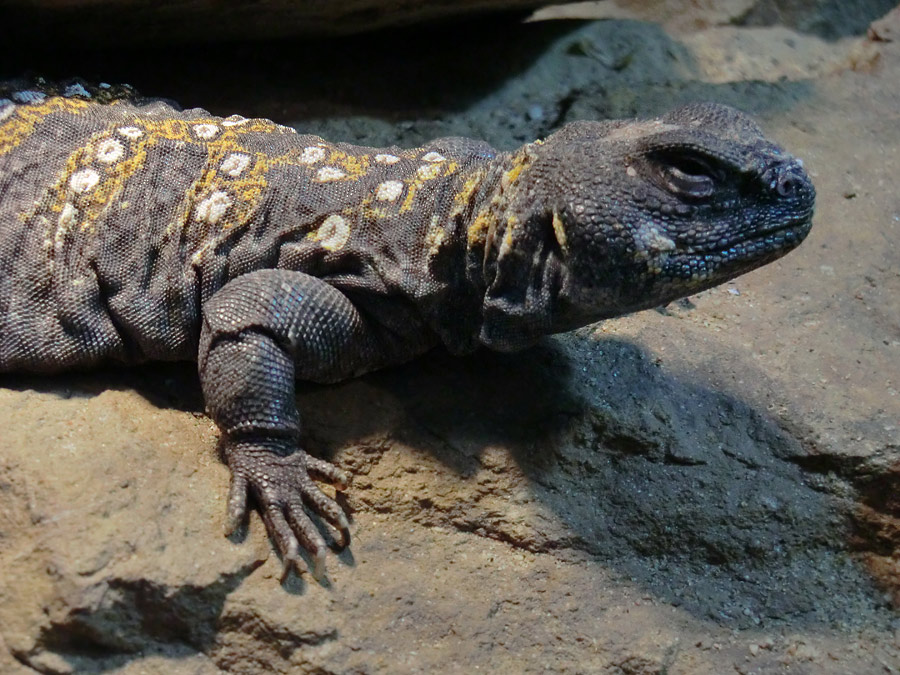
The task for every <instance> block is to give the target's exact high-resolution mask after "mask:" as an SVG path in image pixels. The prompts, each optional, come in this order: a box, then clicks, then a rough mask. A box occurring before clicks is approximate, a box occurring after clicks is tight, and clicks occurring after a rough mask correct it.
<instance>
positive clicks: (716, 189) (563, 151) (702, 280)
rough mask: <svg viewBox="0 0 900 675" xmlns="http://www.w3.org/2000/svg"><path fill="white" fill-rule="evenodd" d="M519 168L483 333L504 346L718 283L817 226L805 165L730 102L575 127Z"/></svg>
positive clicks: (518, 156)
mask: <svg viewBox="0 0 900 675" xmlns="http://www.w3.org/2000/svg"><path fill="white" fill-rule="evenodd" d="M511 162H512V169H510V170H508V171H507V172H506V173H505V174H504V176H503V178H502V180H501V182H500V186H499V187H498V192H497V193H496V195H495V196H494V199H493V202H492V204H491V205H490V206H489V207H488V210H487V211H486V213H492V214H496V215H495V216H494V218H493V219H490V218H489V219H488V221H489V222H488V223H487V228H486V229H487V235H486V236H485V237H484V239H485V246H484V248H483V253H484V268H483V269H484V281H485V286H486V292H485V300H484V308H483V316H484V320H483V325H482V331H481V336H480V339H481V341H482V342H483V343H484V344H487V345H488V346H492V347H494V348H498V349H515V348H518V347H521V346H524V345H526V344H528V343H530V342H533V341H534V340H535V339H536V338H537V337H539V336H540V335H542V334H547V333H555V332H560V331H564V330H571V329H573V328H576V327H578V326H582V325H585V324H588V323H591V322H593V321H597V320H599V319H604V318H609V317H613V316H619V315H622V314H626V313H629V312H634V311H637V310H641V309H647V308H650V307H655V306H659V305H663V304H666V303H668V302H671V301H672V300H675V299H677V298H680V297H684V296H687V295H691V294H693V293H697V292H699V291H702V290H704V289H707V288H710V287H712V286H715V285H717V284H720V283H722V282H724V281H727V280H729V279H732V278H734V277H735V276H737V275H739V274H743V273H745V272H748V271H750V270H752V269H754V268H756V267H759V266H760V265H764V264H766V263H768V262H771V261H772V260H775V259H776V258H778V257H780V256H782V255H784V254H786V253H787V252H788V251H790V250H791V249H793V248H795V247H796V246H797V245H798V244H800V242H801V241H802V240H803V238H804V237H805V236H806V234H807V233H808V232H809V229H810V227H811V225H812V213H813V205H814V201H815V190H814V188H813V185H812V183H811V182H810V179H809V177H808V176H807V174H806V172H805V171H804V169H803V166H802V163H801V162H800V161H799V160H797V159H794V158H793V157H791V156H790V155H788V154H787V153H786V152H784V151H783V150H782V149H781V148H779V147H778V146H777V145H775V144H773V143H771V142H770V141H767V140H766V139H765V138H764V136H763V134H762V132H761V131H760V129H759V127H758V126H757V125H756V124H755V123H754V122H753V121H752V120H751V119H750V118H749V117H747V116H746V115H744V114H743V113H741V112H739V111H737V110H734V109H732V108H728V107H726V106H722V105H718V104H709V103H706V104H696V105H690V106H686V107H683V108H679V109H677V110H675V111H673V112H671V113H668V114H666V115H664V116H662V117H659V118H656V119H651V120H643V121H640V120H639V121H625V122H622V121H614V122H575V123H572V124H569V125H567V126H565V127H563V128H562V129H561V130H559V131H558V132H556V133H555V134H553V135H551V136H549V137H548V138H547V139H546V140H545V141H544V142H543V143H536V144H531V145H529V146H525V147H524V148H522V149H520V150H519V151H518V152H516V153H514V154H513V155H512V159H511ZM491 209H493V210H491ZM476 224H477V223H476ZM471 239H472V236H471V230H470V241H471Z"/></svg>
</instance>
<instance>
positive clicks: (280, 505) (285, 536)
mask: <svg viewBox="0 0 900 675" xmlns="http://www.w3.org/2000/svg"><path fill="white" fill-rule="evenodd" d="M288 445H289V442H282V441H274V442H273V441H270V440H265V441H256V442H231V443H229V444H228V445H227V446H226V449H225V458H226V461H227V462H228V466H229V467H230V468H231V472H232V479H231V490H230V492H229V495H228V526H229V528H230V529H229V531H234V529H235V528H236V527H237V525H239V524H240V523H241V522H242V521H243V519H244V518H245V516H246V513H247V493H248V492H249V493H250V494H252V495H253V498H254V499H255V500H256V503H257V505H258V506H259V510H260V513H261V515H262V519H263V522H264V523H265V525H266V530H267V531H268V533H269V536H270V537H272V539H273V541H274V542H275V546H276V547H277V549H278V552H279V554H280V555H281V559H282V561H283V562H284V574H283V576H282V581H284V579H286V578H287V576H288V574H289V573H290V570H291V569H292V568H295V569H297V571H298V573H299V572H300V571H301V570H300V547H301V546H302V547H303V549H304V550H306V552H307V553H308V554H309V556H310V557H311V558H312V570H311V572H312V575H313V577H314V578H316V579H317V580H322V579H324V577H325V557H326V553H327V551H328V546H327V544H326V543H325V539H324V538H323V537H322V535H321V533H320V532H319V529H318V528H317V527H316V525H315V523H314V522H313V520H312V518H311V517H310V515H309V512H312V513H314V514H316V515H318V516H319V517H320V518H321V519H322V520H324V521H325V522H326V523H327V524H328V525H329V526H330V527H331V528H333V529H334V530H336V531H338V532H339V533H340V544H341V545H342V546H345V545H346V544H347V543H348V542H349V539H350V532H349V528H350V522H349V521H348V519H347V516H346V514H345V513H344V511H343V509H342V508H341V506H340V505H339V504H338V503H337V502H336V501H334V499H332V498H331V497H329V496H328V495H326V494H325V493H324V492H322V491H321V490H320V489H319V487H318V485H316V483H315V482H314V481H313V479H312V478H311V477H310V474H312V475H313V476H315V477H316V478H317V479H320V480H325V481H328V482H331V483H334V484H336V485H337V487H338V489H343V487H345V486H346V485H347V484H348V483H349V482H350V477H349V474H347V473H346V472H345V471H342V470H340V469H338V468H337V467H335V466H334V465H333V464H331V463H329V462H326V461H324V460H321V459H317V458H313V457H310V456H309V455H307V454H306V453H305V452H304V451H302V450H296V451H294V452H292V453H291V454H284V453H285V451H286V450H288V447H287V446H288Z"/></svg>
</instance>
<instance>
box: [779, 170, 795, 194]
mask: <svg viewBox="0 0 900 675" xmlns="http://www.w3.org/2000/svg"><path fill="white" fill-rule="evenodd" d="M775 189H776V190H778V194H779V195H781V196H782V197H791V196H793V195H794V194H796V193H797V191H798V190H799V189H800V181H799V180H797V177H796V176H793V175H792V174H790V173H785V174H782V175H781V176H780V177H779V178H778V183H777V185H776V187H775Z"/></svg>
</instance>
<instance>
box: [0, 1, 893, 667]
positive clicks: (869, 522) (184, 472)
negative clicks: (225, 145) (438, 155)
mask: <svg viewBox="0 0 900 675" xmlns="http://www.w3.org/2000/svg"><path fill="white" fill-rule="evenodd" d="M698 21H699V19H698ZM501 28H502V30H504V31H506V32H505V36H506V37H505V38H504V41H503V43H502V44H503V50H502V53H498V49H497V46H498V42H497V40H496V36H497V35H498V30H500V29H501ZM898 31H900V11H895V12H894V13H892V14H891V15H889V16H888V17H886V18H885V19H884V20H882V21H880V22H878V23H876V24H875V25H873V27H872V29H871V30H870V31H869V37H863V36H855V37H848V38H844V39H840V40H837V41H831V42H826V41H825V40H824V39H823V38H820V37H816V36H811V35H807V34H803V33H800V32H797V31H795V30H791V29H789V28H785V27H784V26H773V27H769V28H758V27H757V28H747V27H740V26H718V27H717V26H714V25H713V26H711V27H709V28H705V29H703V30H699V31H694V32H684V33H679V34H677V36H675V37H673V36H672V35H670V34H667V33H666V32H664V31H663V30H662V29H661V28H659V27H658V26H655V25H652V24H649V23H645V22H641V21H621V20H619V21H605V22H598V23H588V24H583V25H582V24H577V25H576V24H571V23H562V22H552V23H537V24H529V25H525V26H520V27H517V28H514V27H510V26H506V25H505V24H500V23H486V24H484V23H483V24H481V25H480V26H478V27H470V26H457V27H454V28H452V29H449V30H447V31H445V32H438V33H434V34H429V35H428V36H424V35H422V34H420V33H417V34H413V33H382V34H379V35H373V36H370V37H366V38H360V39H359V40H358V41H357V42H356V43H355V44H354V46H353V49H352V50H343V51H342V50H335V51H334V52H333V53H330V52H329V53H330V54H331V56H330V58H328V59H322V54H323V53H325V51H327V50H328V49H330V48H333V47H334V43H333V42H327V41H326V42H322V43H310V44H298V43H280V44H279V43H274V44H270V45H267V46H266V49H265V51H264V52H260V51H259V50H260V47H259V45H247V46H232V47H229V49H232V51H231V52H229V54H228V56H229V59H228V60H227V61H226V62H223V60H222V59H221V58H220V57H221V54H220V53H217V52H216V53H211V52H210V50H209V49H208V48H188V47H185V48H182V49H181V50H175V49H173V50H170V51H166V52H165V53H155V52H152V51H148V52H140V51H132V52H128V53H122V54H119V55H118V57H117V58H116V59H114V60H112V61H111V60H110V57H109V54H108V53H105V52H99V53H95V54H90V53H86V54H81V55H80V56H79V58H78V59H77V67H78V73H79V74H81V75H83V76H85V77H92V78H95V79H103V80H120V81H129V82H130V83H132V84H134V85H136V86H138V88H139V89H140V90H142V91H144V92H145V93H147V94H150V95H154V94H156V95H167V96H171V97H173V98H176V99H177V100H180V101H181V102H182V103H184V104H185V105H187V106H194V105H203V106H204V107H208V108H211V109H213V111H214V112H216V113H218V114H224V115H227V114H230V113H233V112H241V113H243V114H253V115H265V116H268V117H274V118H276V119H277V120H279V121H282V122H291V123H293V124H294V125H295V126H297V127H298V128H302V129H306V130H309V129H312V130H314V131H316V132H319V133H322V134H323V135H327V136H329V137H330V138H333V139H341V140H349V141H364V142H366V143H369V144H387V143H394V142H397V143H401V144H415V143H418V142H420V141H421V140H423V139H425V138H428V137H432V136H438V135H448V134H465V135H470V136H477V137H482V138H486V139H487V140H489V141H491V142H493V143H495V144H497V145H499V146H503V147H512V146H514V145H516V144H517V143H520V142H522V141H524V140H530V139H532V138H534V137H537V136H540V135H543V134H546V133H547V132H548V131H549V130H550V129H552V128H554V127H556V126H558V125H560V124H562V123H564V122H566V121H569V120H571V119H577V118H604V117H625V116H633V115H635V114H647V115H652V114H656V113H658V112H661V111H662V110H664V109H667V108H670V107H672V106H674V105H676V104H679V103H682V102H686V101H691V100H700V99H708V100H719V101H722V102H725V103H729V104H732V105H737V106H739V107H741V108H744V109H746V110H749V111H751V112H754V113H755V114H757V115H758V116H759V117H760V118H761V120H762V123H763V126H764V127H765V128H766V129H767V131H768V132H769V134H770V135H771V136H773V137H774V138H776V139H778V140H779V141H780V142H782V143H783V144H784V145H785V146H786V147H788V148H790V149H791V150H792V151H793V152H795V153H796V154H798V155H800V156H802V157H803V158H804V159H805V160H806V162H807V165H808V167H809V169H810V171H811V173H812V175H813V177H814V181H815V182H816V186H817V189H818V193H819V199H818V210H817V216H816V224H815V227H814V228H813V230H812V233H811V235H810V237H809V239H808V240H807V242H806V243H804V245H803V246H802V247H801V248H800V249H798V251H796V252H794V253H792V254H791V255H790V256H788V257H787V258H785V259H783V260H781V261H779V262H778V263H775V264H773V265H771V266H769V267H766V268H763V269H761V270H758V271H756V272H754V273H752V274H750V275H748V276H746V277H742V278H740V279H737V280H735V282H733V283H732V284H729V285H727V286H725V287H722V288H719V289H714V290H712V291H709V292H706V293H703V294H701V295H698V296H695V297H693V298H691V299H690V300H689V301H687V302H683V303H679V304H676V305H673V306H670V307H668V308H666V309H664V310H662V311H658V312H644V313H641V314H638V315H635V316H632V317H628V318H625V319H622V320H618V321H615V322H607V323H604V324H600V325H597V326H592V327H588V328H585V329H582V330H580V331H578V332H576V333H575V334H572V335H568V336H562V337H558V338H553V339H549V340H547V341H546V342H545V343H544V344H543V345H542V346H540V347H538V348H536V349H534V350H531V351H528V352H525V353H522V354H518V355H498V354H490V353H483V354H477V355H475V356H473V357H470V358H466V359H454V358H451V357H449V356H447V355H444V354H441V353H434V354H432V355H429V356H427V357H425V358H423V359H420V360H418V361H416V362H413V363H410V364H408V365H406V366H403V367H401V368H397V369H393V370H390V371H385V372H381V373H376V374H374V375H371V376H368V377H365V378H362V379H360V380H356V381H352V382H347V383H343V384H340V385H336V386H331V387H317V386H309V385H303V386H301V389H300V392H299V399H300V406H301V410H302V411H303V412H304V415H305V419H306V443H307V447H308V448H310V449H311V450H312V451H314V452H316V453H318V454H320V455H321V456H326V457H330V458H333V459H334V460H335V461H336V462H337V463H338V464H339V465H340V466H342V467H344V468H347V469H349V470H351V471H353V473H354V474H355V475H356V478H355V481H354V484H353V486H352V488H351V490H350V491H349V493H348V496H347V502H348V507H349V509H350V511H352V513H353V520H354V522H353V534H354V541H353V545H352V547H351V548H350V549H349V550H347V551H344V552H342V553H340V554H339V555H335V556H333V557H332V558H331V559H330V560H329V580H328V582H327V583H324V584H318V583H316V582H315V581H313V580H311V578H310V577H309V576H303V577H291V578H290V579H289V580H288V581H287V583H286V584H285V585H284V586H282V585H279V583H278V578H279V575H280V563H279V561H278V560H277V558H276V557H275V556H274V555H273V553H272V549H271V545H270V543H269V541H268V540H267V539H266V537H265V533H264V531H263V528H262V527H261V523H260V522H259V519H258V517H257V516H256V515H255V514H254V516H253V517H252V518H251V520H250V523H249V527H248V531H247V532H246V533H243V535H242V536H238V537H236V538H234V539H231V540H229V539H226V538H224V537H223V536H222V534H221V532H222V528H223V526H224V520H225V519H224V509H225V507H224V501H225V494H226V490H227V483H228V475H227V470H226V468H225V467H224V466H223V465H222V464H221V463H220V462H219V460H218V457H217V453H216V432H215V429H214V428H213V426H212V425H211V423H210V422H209V420H208V419H207V418H206V417H204V416H203V415H202V402H201V400H200V394H199V387H198V384H197V381H196V377H195V375H194V372H193V368H192V367H191V366H188V365H185V366H178V365H173V366H166V367H159V366H153V367H147V368H139V369H131V370H118V371H114V370H106V371H100V372H95V373H86V374H76V375H69V376H64V377H53V378H37V377H22V376H10V375H5V376H2V377H0V428H2V429H3V442H2V446H0V570H2V571H0V671H2V672H4V673H5V672H10V673H31V672H35V671H37V672H43V673H70V672H77V673H90V672H106V673H123V674H125V673H128V674H130V673H175V674H176V675H177V674H181V673H185V674H187V673H192V674H196V673H200V674H204V673H216V672H223V671H226V672H236V673H269V672H286V673H287V672H315V673H349V672H354V673H374V672H386V673H387V672H390V673H393V672H472V671H475V670H476V669H477V670H482V671H491V672H547V671H560V672H608V673H636V674H637V673H640V674H649V673H664V672H665V673H692V674H693V673H723V672H732V671H733V672H737V673H751V672H758V673H771V672H784V673H848V672H852V673H856V674H862V675H865V674H868V673H891V672H900V637H898V636H900V617H898V614H897V612H896V610H895V607H896V605H897V603H898V602H900V503H898V501H897V495H898V494H900V445H898V426H900V393H898V390H900V366H898V363H900V319H898V317H900V274H898V269H900V250H898V245H900V244H898V242H900V236H898V235H900V198H898V192H897V189H896V176H897V175H900V158H898V152H897V150H898V148H900V126H898V124H897V111H898V110H900V90H898V88H897V87H896V82H898V81H900V40H897V41H886V40H892V39H897V35H898ZM892 36H893V37H892ZM461 41H466V43H467V44H468V45H470V47H469V48H467V49H466V50H465V52H464V53H459V52H458V51H457V52H456V53H451V51H453V50H451V49H449V48H448V49H447V50H444V51H443V52H442V51H441V50H435V49H433V46H434V45H435V44H446V45H456V44H459V43H460V42H461ZM338 52H340V53H338ZM410 54H417V55H420V56H421V58H416V59H411V58H410V57H409V55H410ZM316 59H318V60H316ZM45 61H46V62H41V60H40V57H37V56H35V55H34V54H31V55H29V56H28V58H27V59H26V58H24V57H23V55H21V54H19V55H12V56H11V57H10V58H8V59H5V60H4V61H2V63H3V68H4V69H8V71H9V72H7V73H4V74H6V75H11V74H16V69H19V70H24V69H25V68H26V67H29V68H31V69H35V68H38V67H40V71H41V72H44V73H46V74H48V75H50V76H58V77H62V76H68V75H71V74H73V72H72V69H73V68H75V67H76V65H73V64H75V63H76V61H74V60H73V59H72V58H65V59H64V58H62V56H61V55H60V54H50V55H48V56H47V57H45ZM185 64H187V65H188V66H189V67H186V65H185ZM313 64H314V65H313Z"/></svg>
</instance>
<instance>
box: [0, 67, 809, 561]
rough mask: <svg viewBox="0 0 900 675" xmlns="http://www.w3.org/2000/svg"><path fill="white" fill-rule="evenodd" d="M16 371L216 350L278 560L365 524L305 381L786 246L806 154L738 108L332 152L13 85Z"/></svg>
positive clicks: (731, 265) (3, 108) (5, 144)
mask: <svg viewBox="0 0 900 675" xmlns="http://www.w3.org/2000/svg"><path fill="white" fill-rule="evenodd" d="M0 195H2V197H0V370H2V371H20V370H21V371H38V372H55V371H61V370H65V369H68V368H76V367H78V368H82V367H87V366H92V365H95V364H99V363H103V362H109V361H120V362H127V363H136V362H141V361H147V360H182V359H197V361H198V362H199V368H200V378H201V383H202V386H203V393H204V397H205V400H206V405H207V409H208V411H209V413H210V415H211V416H212V417H213V419H214V420H215V421H216V423H217V424H218V426H219V428H220V429H221V431H222V433H223V437H224V443H223V445H224V448H225V457H226V460H227V462H228V464H229V467H230V468H231V470H232V475H233V482H232V490H231V494H230V497H229V516H230V521H231V525H232V526H234V525H236V524H237V523H239V522H240V521H241V519H242V518H243V517H244V515H245V512H246V504H247V496H248V494H249V495H252V497H253V498H254V500H255V502H256V504H257V505H258V506H259V508H260V512H261V514H262V516H263V519H264V521H265V523H266V526H267V528H268V530H269V532H270V534H271V535H272V537H273V539H274V541H275V543H276V545H277V547H278V549H279V551H280V553H281V555H282V556H283V558H284V561H285V566H286V567H285V568H286V570H287V569H289V568H290V567H291V566H292V565H294V564H295V563H296V562H297V560H298V559H299V550H300V548H301V547H303V548H304V549H306V550H308V551H309V552H310V554H311V555H312V557H313V560H314V564H315V566H316V568H317V570H316V573H317V574H320V573H321V572H322V565H323V564H324V556H325V552H326V544H325V541H324V539H323V538H322V536H321V534H320V533H319V531H318V529H317V527H316V526H315V525H314V523H313V521H312V519H311V514H312V516H315V515H318V516H320V517H321V518H322V519H323V520H324V522H325V523H327V524H328V525H329V527H331V528H332V529H333V530H334V532H333V534H334V536H335V538H336V539H338V540H344V541H346V539H347V536H348V535H347V527H348V523H347V519H346V517H345V515H344V513H343V511H342V510H341V508H340V507H339V506H338V504H337V503H336V502H335V501H334V500H332V499H331V498H329V497H327V496H326V495H325V494H324V493H323V492H322V491H321V490H320V489H319V488H318V487H317V486H316V483H315V482H314V480H313V479H317V480H324V481H329V482H332V483H334V484H336V485H338V486H339V487H344V486H346V484H347V483H348V482H349V476H347V475H346V474H345V473H344V472H342V471H341V470H339V469H337V468H336V467H334V466H333V465H331V464H329V463H327V462H324V461H322V460H318V459H315V458H313V457H310V456H309V455H307V454H306V453H305V452H303V451H302V450H301V449H299V447H298V441H299V435H300V416H299V413H298V411H297V409H296V404H295V399H294V381H295V379H298V378H299V379H307V380H313V381H318V382H331V381H336V380H341V379H344V378H347V377H352V376H354V375H357V374H360V373H363V372H366V371H369V370H372V369H375V368H380V367H384V366H387V365H390V364H395V363H399V362H402V361H406V360H409V359H411V358H413V357H415V356H417V355H419V354H421V353H423V352H424V351H426V350H428V349H430V348H431V347H434V346H436V345H444V346H445V347H447V348H448V349H450V350H451V351H453V352H457V353H464V352H468V351H471V350H473V349H476V348H477V347H479V346H481V345H484V346H488V347H491V348H495V349H502V350H511V349H519V348H522V347H525V346H527V345H529V344H532V343H533V342H535V341H536V340H538V339H539V338H540V337H541V336H543V335H546V334H549V333H555V332H560V331H565V330H570V329H573V328H576V327H578V326H582V325H584V324H587V323H590V322H592V321H597V320H599V319H603V318H608V317H613V316H618V315H621V314H624V313H628V312H632V311H636V310H640V309H644V308H648V307H653V306H656V305H660V304H664V303H666V302H669V301H671V300H673V299H675V298H678V297H682V296H685V295H688V294H692V293H696V292H698V291H700V290H702V289H704V288H708V287H710V286H713V285H715V284H718V283H721V282H723V281H726V280H728V279H731V278H733V277H734V276H736V275H738V274H741V273H743V272H746V271H749V270H751V269H753V268H755V267H758V266H759V265H762V264H765V263H767V262H769V261H771V260H774V259H775V258H777V257H779V256H781V255H783V254H785V253H787V252H788V251H789V250H791V249H792V248H794V247H795V246H797V245H798V244H799V243H800V242H801V241H802V239H803V238H804V237H805V236H806V234H807V232H808V231H809V228H810V225H811V217H812V209H813V202H814V190H813V187H812V185H811V183H810V181H809V178H808V177H807V175H806V173H805V172H804V171H803V168H802V165H801V163H800V162H799V161H798V160H795V159H794V158H792V157H791V156H790V155H788V154H786V153H785V152H784V151H782V150H781V149H780V148H779V147H778V146H776V145H774V144H772V143H770V142H769V141H767V140H766V139H765V138H764V136H763V135H762V133H761V132H760V130H759V128H758V127H757V126H756V125H755V124H754V123H753V122H752V121H751V120H750V119H749V118H747V117H746V116H744V115H743V114H742V113H740V112H738V111H735V110H733V109H730V108H726V107H724V106H719V105H713V104H698V105H693V106H688V107H685V108H681V109H679V110H676V111H674V112H672V113H669V114H667V115H664V116H663V117H660V118H658V119H653V120H641V121H614V122H577V123H573V124H570V125H568V126H566V127H564V128H563V129H561V130H560V131H558V132H557V133H555V134H553V135H551V136H550V137H548V138H547V139H545V140H544V141H536V142H535V143H531V144H528V145H526V146H524V147H522V148H520V149H519V150H517V151H515V152H512V153H504V152H498V151H495V150H494V149H493V148H491V147H490V146H488V145H487V144H485V143H483V142H480V141H473V140H469V139H464V138H445V139H438V140H435V141H432V142H431V143H428V144H426V145H425V146H423V147H420V148H414V149H401V148H396V147H392V148H378V149H375V148H365V147H359V146H353V145H349V144H344V143H331V142H328V141H325V140H323V139H321V138H318V137H316V136H308V135H301V134H297V133H296V132H295V131H294V130H293V129H291V128H288V127H284V126H281V125H279V124H276V123H274V122H271V121H268V120H261V119H246V118H244V117H240V116H237V115H234V116H231V117H227V118H224V119H221V118H218V117H214V116H212V115H210V114H208V113H207V112H205V111H203V110H184V111H182V110H179V109H177V108H176V107H174V106H173V105H171V104H169V103H167V102H164V101H159V100H145V99H141V98H140V97H138V96H137V95H136V94H135V93H134V92H133V91H132V90H130V89H128V88H114V87H101V88H91V87H88V86H87V85H85V84H84V83H81V82H73V83H69V84H65V85H60V86H51V85H48V84H46V83H42V82H39V83H32V85H31V86H29V87H26V88H22V87H21V86H18V87H15V86H7V87H5V88H0Z"/></svg>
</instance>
